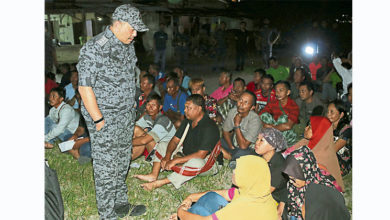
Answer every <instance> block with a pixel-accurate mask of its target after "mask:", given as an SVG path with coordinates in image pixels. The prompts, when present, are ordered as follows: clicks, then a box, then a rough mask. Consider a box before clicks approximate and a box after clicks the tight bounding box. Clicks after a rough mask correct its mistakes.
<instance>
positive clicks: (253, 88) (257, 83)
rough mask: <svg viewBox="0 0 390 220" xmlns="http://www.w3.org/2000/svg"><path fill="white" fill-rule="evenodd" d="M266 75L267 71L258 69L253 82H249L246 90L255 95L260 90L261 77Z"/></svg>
mask: <svg viewBox="0 0 390 220" xmlns="http://www.w3.org/2000/svg"><path fill="white" fill-rule="evenodd" d="M264 75H265V70H263V69H261V68H260V69H256V70H255V72H254V76H253V81H251V82H249V83H248V85H246V90H248V91H251V92H253V93H255V92H256V91H257V90H260V89H261V88H260V84H261V77H263V76H264Z"/></svg>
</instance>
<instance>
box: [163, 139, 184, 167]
mask: <svg viewBox="0 0 390 220" xmlns="http://www.w3.org/2000/svg"><path fill="white" fill-rule="evenodd" d="M179 142H180V139H179V138H178V137H176V136H173V138H172V139H171V141H169V143H168V147H167V152H166V154H165V157H164V158H162V159H161V167H162V168H164V167H165V164H166V163H167V162H168V161H170V160H171V157H172V154H173V151H175V150H176V147H177V145H178V144H179Z"/></svg>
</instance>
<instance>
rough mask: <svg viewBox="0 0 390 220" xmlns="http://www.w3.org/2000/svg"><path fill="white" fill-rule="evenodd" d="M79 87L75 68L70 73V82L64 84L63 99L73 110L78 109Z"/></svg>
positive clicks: (79, 99)
mask: <svg viewBox="0 0 390 220" xmlns="http://www.w3.org/2000/svg"><path fill="white" fill-rule="evenodd" d="M78 87H79V73H78V72H77V71H76V70H75V71H72V73H71V75H70V83H69V84H68V85H67V86H65V88H64V89H65V100H66V103H67V104H69V105H70V106H72V107H73V108H74V109H75V110H77V111H80V104H79V103H80V101H81V97H80V94H79V92H78Z"/></svg>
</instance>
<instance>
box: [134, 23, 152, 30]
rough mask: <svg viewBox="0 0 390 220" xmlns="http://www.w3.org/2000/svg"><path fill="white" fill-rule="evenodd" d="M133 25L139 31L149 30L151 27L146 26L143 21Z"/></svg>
mask: <svg viewBox="0 0 390 220" xmlns="http://www.w3.org/2000/svg"><path fill="white" fill-rule="evenodd" d="M131 26H133V28H134V29H135V30H136V31H138V32H144V31H148V30H149V28H148V27H146V25H145V24H144V23H141V22H138V23H134V24H131Z"/></svg>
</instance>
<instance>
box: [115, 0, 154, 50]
mask: <svg viewBox="0 0 390 220" xmlns="http://www.w3.org/2000/svg"><path fill="white" fill-rule="evenodd" d="M110 29H111V31H112V32H113V33H114V35H115V36H116V37H117V38H118V40H119V41H121V42H122V43H124V44H130V43H131V42H132V41H133V39H134V38H135V37H136V36H137V31H138V32H143V31H148V30H149V29H148V28H147V27H146V25H145V24H144V23H143V22H142V20H141V14H140V12H139V10H138V9H137V8H135V7H133V6H131V5H130V4H124V5H121V6H119V7H117V8H116V9H115V11H114V13H112V23H111V27H110Z"/></svg>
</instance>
